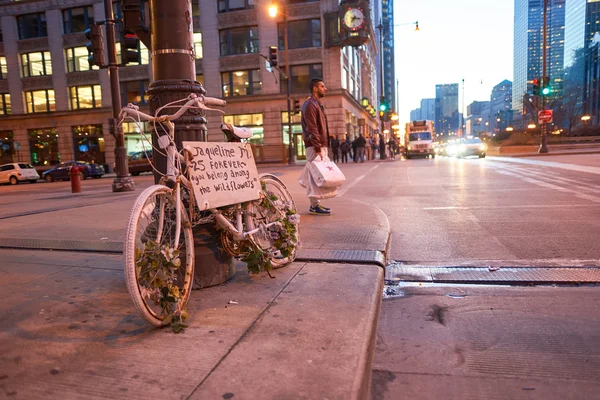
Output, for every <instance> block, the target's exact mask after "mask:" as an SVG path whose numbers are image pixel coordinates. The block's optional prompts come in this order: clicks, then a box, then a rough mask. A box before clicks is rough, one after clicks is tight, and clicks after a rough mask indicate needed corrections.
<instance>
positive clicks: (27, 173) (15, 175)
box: [0, 163, 40, 185]
mask: <svg viewBox="0 0 600 400" xmlns="http://www.w3.org/2000/svg"><path fill="white" fill-rule="evenodd" d="M38 179H40V175H39V174H38V172H37V171H36V170H35V168H33V167H32V166H31V165H30V164H25V163H10V164H3V165H0V183H10V184H11V185H16V184H17V183H19V182H23V181H29V182H31V183H36V182H37V180H38Z"/></svg>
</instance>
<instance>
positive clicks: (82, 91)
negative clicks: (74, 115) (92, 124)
mask: <svg viewBox="0 0 600 400" xmlns="http://www.w3.org/2000/svg"><path fill="white" fill-rule="evenodd" d="M69 97H70V98H71V99H70V100H71V110H80V109H83V108H100V107H102V89H100V85H93V86H72V87H70V88H69Z"/></svg>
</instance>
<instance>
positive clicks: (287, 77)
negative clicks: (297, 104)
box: [269, 1, 295, 165]
mask: <svg viewBox="0 0 600 400" xmlns="http://www.w3.org/2000/svg"><path fill="white" fill-rule="evenodd" d="M279 4H280V5H281V8H282V11H281V17H282V18H283V57H284V58H285V80H286V85H285V87H286V100H287V116H288V140H289V142H290V144H289V146H288V164H290V165H293V164H294V163H295V161H294V147H295V146H294V140H293V139H294V134H293V132H292V99H291V97H290V94H291V92H292V79H291V76H290V62H289V61H290V60H289V54H288V53H289V51H288V50H289V47H288V21H287V8H286V3H285V1H281V2H280V3H279ZM277 12H278V9H277V6H276V5H275V4H271V6H269V15H270V16H271V18H275V17H276V16H277ZM277 36H278V38H277V47H279V29H278V30H277ZM280 72H281V71H280Z"/></svg>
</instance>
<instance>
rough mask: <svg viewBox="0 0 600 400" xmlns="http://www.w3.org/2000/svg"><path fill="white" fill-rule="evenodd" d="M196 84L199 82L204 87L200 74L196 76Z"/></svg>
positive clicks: (202, 77) (202, 76)
mask: <svg viewBox="0 0 600 400" xmlns="http://www.w3.org/2000/svg"><path fill="white" fill-rule="evenodd" d="M196 82H199V83H200V84H201V85H202V86H204V75H202V74H198V75H196Z"/></svg>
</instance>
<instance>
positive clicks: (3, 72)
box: [0, 57, 8, 79]
mask: <svg viewBox="0 0 600 400" xmlns="http://www.w3.org/2000/svg"><path fill="white" fill-rule="evenodd" d="M0 79H8V68H7V67H6V57H0Z"/></svg>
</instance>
